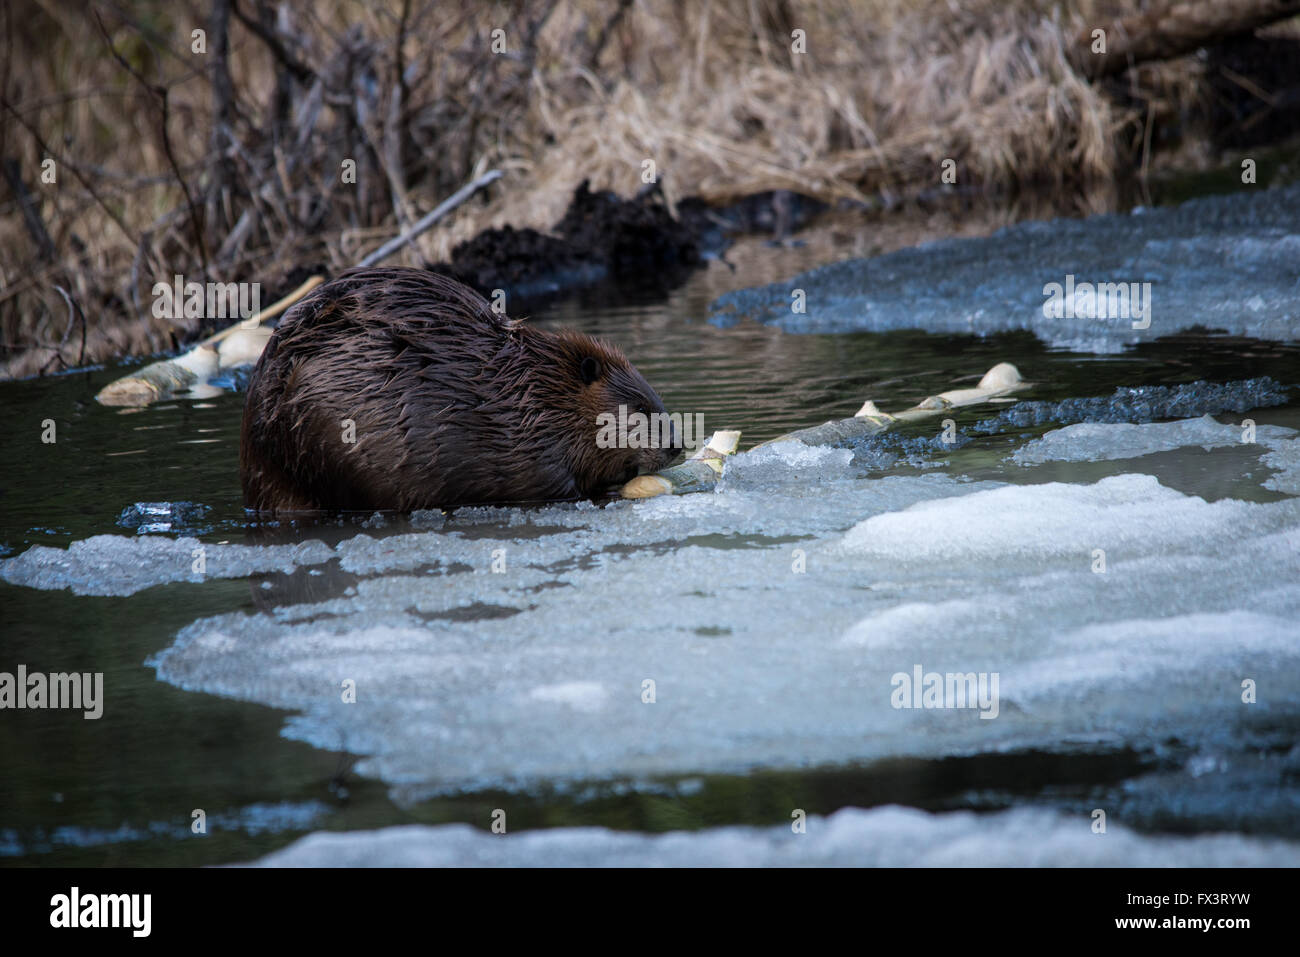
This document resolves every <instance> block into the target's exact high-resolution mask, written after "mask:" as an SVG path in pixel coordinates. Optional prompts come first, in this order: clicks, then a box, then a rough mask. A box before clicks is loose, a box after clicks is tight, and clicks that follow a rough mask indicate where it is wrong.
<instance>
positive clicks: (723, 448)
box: [620, 430, 740, 498]
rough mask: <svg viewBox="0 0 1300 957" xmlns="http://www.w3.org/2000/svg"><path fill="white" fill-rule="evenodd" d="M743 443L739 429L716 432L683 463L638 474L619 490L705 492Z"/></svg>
mask: <svg viewBox="0 0 1300 957" xmlns="http://www.w3.org/2000/svg"><path fill="white" fill-rule="evenodd" d="M739 444H740V433H739V432H736V431H731V430H723V431H721V432H714V433H713V435H711V436H710V437H709V441H708V442H706V443H705V444H704V448H702V449H700V450H699V451H698V452H696V453H695V454H694V455H692V456H691V457H690V458H689V459H687V460H686V461H685V462H683V463H682V464H681V465H674V466H673V467H672V468H666V469H664V470H663V471H662V472H655V473H654V474H653V475H638V476H637V477H636V478H634V479H632V481H630V482H628V483H627V484H626V485H624V486H623V488H622V489H621V490H620V494H622V496H623V497H624V498H654V497H655V496H656V495H663V494H664V493H666V492H671V493H673V494H674V495H680V494H682V493H683V492H704V491H707V490H708V489H711V488H713V486H714V485H716V484H717V482H718V476H720V475H721V474H722V466H723V463H724V462H725V461H726V458H727V456H728V455H731V454H732V453H734V452H735V451H736V446H737V445H739Z"/></svg>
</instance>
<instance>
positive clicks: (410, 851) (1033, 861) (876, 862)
mask: <svg viewBox="0 0 1300 957" xmlns="http://www.w3.org/2000/svg"><path fill="white" fill-rule="evenodd" d="M806 824H807V830H806V832H805V833H803V834H795V833H794V832H793V830H792V829H791V827H788V826H778V827H773V828H747V827H725V828H709V829H706V830H703V831H677V832H672V833H668V834H662V835H644V834H629V833H626V832H619V831H611V830H608V829H606V828H597V827H592V828H554V829H548V830H537V831H524V832H520V833H517V834H505V835H500V834H491V833H489V832H486V831H483V830H479V829H476V828H472V827H470V826H469V825H468V824H449V825H443V826H439V827H427V826H424V825H410V826H406V827H390V828H385V829H383V830H378V831H351V832H345V833H333V832H319V833H316V834H312V835H309V836H308V837H305V838H302V839H301V840H299V841H296V842H295V843H293V844H291V845H290V846H289V847H286V848H284V849H283V850H280V851H276V852H275V853H273V854H269V855H267V856H266V857H264V858H262V859H261V860H260V861H256V862H254V863H255V864H256V865H257V866H259V867H467V866H468V867H872V866H876V867H1295V866H1300V845H1297V844H1294V843H1290V842H1286V841H1277V840H1269V839H1260V838H1251V837H1240V836H1237V835H1212V836H1198V837H1151V836H1147V835H1142V834H1137V833H1134V832H1133V831H1130V830H1128V829H1127V828H1125V827H1123V825H1121V824H1118V823H1115V822H1109V823H1108V824H1107V828H1106V832H1105V833H1104V834H1094V833H1093V832H1092V830H1091V826H1090V825H1091V818H1090V817H1085V816H1082V815H1080V816H1076V817H1067V816H1065V815H1061V814H1056V813H1053V812H1050V811H1042V810H1037V809H1017V810H1012V811H1006V812H1003V813H1000V814H991V815H976V814H973V813H971V812H969V811H956V812H951V813H948V814H926V813H924V812H922V811H915V810H911V809H909V808H900V807H881V808H873V809H871V810H860V809H858V808H844V809H842V810H840V811H837V812H836V813H834V814H832V815H829V816H828V817H824V818H823V817H816V816H813V817H810V818H808V819H807V822H806Z"/></svg>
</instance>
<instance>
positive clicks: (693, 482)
mask: <svg viewBox="0 0 1300 957" xmlns="http://www.w3.org/2000/svg"><path fill="white" fill-rule="evenodd" d="M1029 385H1030V383H1028V382H1026V381H1025V380H1024V379H1022V378H1021V377H1020V370H1019V369H1017V368H1016V367H1015V366H1013V365H1012V364H1011V363H1010V362H999V363H998V364H997V365H995V366H994V367H993V368H992V369H990V370H989V371H988V372H986V373H984V377H983V378H982V379H980V382H979V385H977V386H976V387H975V388H973V389H953V390H951V391H949V392H941V393H939V394H938V395H932V396H930V397H929V398H928V399H926V400H925V401H923V402H919V403H917V404H916V405H914V406H913V407H912V408H910V409H906V410H904V411H902V412H899V413H896V414H894V415H890V414H889V413H888V412H882V411H880V409H878V408H876V403H874V402H872V401H870V400H868V401H867V402H864V403H863V404H862V408H861V409H859V410H858V411H857V413H856V414H855V415H854V416H853V418H851V419H840V420H838V421H833V422H826V423H823V424H822V425H814V426H812V427H811V428H807V429H799V430H798V431H795V432H788V433H786V434H785V435H782V436H779V437H778V438H775V439H772V440H771V441H769V442H760V443H759V444H758V445H756V446H754V448H755V449H761V448H763V447H764V446H768V445H775V444H776V443H777V442H789V441H791V440H794V441H796V442H802V443H803V444H804V445H835V444H837V443H839V442H845V441H848V440H851V439H856V438H860V437H862V436H864V435H876V434H877V433H880V432H888V431H889V430H890V429H892V428H895V427H896V426H899V425H905V424H907V423H909V422H919V421H923V420H925V419H928V418H932V417H934V416H936V415H942V414H943V413H944V412H947V411H949V410H950V409H959V408H962V407H963V406H968V405H979V404H980V403H981V402H988V401H989V400H990V399H996V398H999V397H1000V396H1005V395H1010V394H1011V393H1012V392H1016V391H1019V390H1020V389H1024V388H1027V387H1028V386H1029ZM719 436H729V437H731V436H734V438H731V439H730V443H731V444H730V446H729V447H726V450H725V451H719V450H718V447H717V446H716V445H715V443H717V442H718V437H719ZM739 439H740V433H739V432H716V433H714V435H713V438H711V439H710V440H709V444H708V445H707V446H705V447H704V448H703V449H701V450H700V451H699V452H697V453H696V454H695V455H694V456H692V457H691V458H690V459H688V460H687V461H685V462H683V463H682V464H681V465H675V466H673V467H672V468H669V469H664V470H663V471H662V472H656V473H655V474H653V475H638V476H637V477H636V478H634V479H633V480H632V481H630V482H628V483H627V484H626V485H624V486H623V490H622V494H623V497H624V498H654V497H655V496H656V495H663V494H665V493H666V492H671V493H673V494H674V495H679V494H682V493H684V492H707V491H709V490H711V489H712V488H714V487H715V486H716V485H717V483H718V479H719V478H720V477H721V475H722V467H723V465H724V464H725V462H726V456H728V455H730V454H732V453H733V452H735V450H736V443H737V442H738V441H739ZM710 449H713V454H712V455H711V456H710V455H709V454H708V453H709V452H710ZM750 451H751V452H752V451H753V449H750Z"/></svg>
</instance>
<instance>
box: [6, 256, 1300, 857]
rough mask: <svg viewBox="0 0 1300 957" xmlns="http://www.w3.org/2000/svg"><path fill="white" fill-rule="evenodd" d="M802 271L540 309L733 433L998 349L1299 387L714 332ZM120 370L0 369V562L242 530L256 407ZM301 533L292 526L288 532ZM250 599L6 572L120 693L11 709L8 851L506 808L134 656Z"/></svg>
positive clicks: (178, 849) (1081, 384)
mask: <svg viewBox="0 0 1300 957" xmlns="http://www.w3.org/2000/svg"><path fill="white" fill-rule="evenodd" d="M781 257H785V258H781ZM810 265H814V263H812V262H809V261H807V257H806V256H802V255H801V254H800V253H799V251H797V250H795V251H786V252H774V253H773V254H772V256H771V257H769V258H768V260H767V262H766V263H765V264H762V265H761V267H760V268H759V269H757V270H756V269H752V268H751V269H750V270H749V271H748V272H747V271H746V270H744V269H742V270H740V271H739V272H737V273H729V272H727V271H726V269H725V268H724V267H722V266H720V265H718V264H716V263H715V264H713V265H712V266H711V267H710V271H709V272H708V273H707V274H701V275H698V276H697V277H696V278H695V279H694V280H692V281H691V282H690V283H689V284H688V285H687V286H686V287H684V288H682V289H680V290H678V291H676V292H675V293H673V294H672V295H671V296H670V298H669V299H668V300H667V301H645V300H639V299H638V298H637V297H636V296H635V295H625V296H619V297H618V298H617V299H613V298H612V297H611V296H610V295H608V294H602V295H597V294H591V295H587V296H584V297H578V298H574V299H571V300H568V301H564V302H559V303H555V304H553V305H550V306H548V307H546V308H545V309H542V310H539V311H537V312H536V313H535V316H536V318H537V320H538V321H541V322H546V323H555V324H563V325H571V326H576V327H578V328H580V329H582V330H584V331H587V332H590V333H593V334H596V335H600V336H604V337H608V338H609V339H611V340H613V341H615V342H617V343H618V344H620V345H621V346H622V347H623V349H624V350H625V351H626V352H627V353H628V354H629V356H631V357H632V358H633V360H634V362H636V363H637V365H638V366H639V367H640V369H641V370H642V371H643V372H644V373H645V374H646V376H647V378H648V379H649V380H650V381H651V382H652V383H654V384H655V385H656V386H657V387H658V388H659V390H660V391H661V393H662V395H663V397H664V399H665V401H666V403H667V405H668V407H669V408H670V409H677V410H684V411H689V412H693V413H694V412H698V413H702V414H703V415H704V418H705V422H706V424H707V426H708V428H709V429H715V428H721V427H728V426H735V427H740V428H743V429H744V430H745V439H744V442H743V443H742V444H743V445H744V446H748V445H749V444H751V443H753V442H757V441H761V440H764V439H769V438H773V437H775V436H777V435H779V434H781V433H783V432H786V431H789V430H791V429H796V428H801V427H805V426H809V425H813V424H817V423H819V422H822V421H825V420H827V419H831V418H838V417H842V416H847V415H851V414H852V413H853V412H854V411H856V409H857V408H858V407H859V406H860V404H861V403H862V401H863V399H865V398H868V397H870V398H874V399H875V400H876V401H877V402H878V403H879V405H880V406H881V407H882V408H885V409H893V408H903V407H907V406H910V405H911V404H913V403H914V402H915V401H917V400H918V399H920V398H923V397H924V396H926V395H929V394H933V393H936V392H939V391H942V390H944V389H948V388H952V387H954V385H957V384H960V383H963V382H972V381H973V380H974V379H976V378H978V377H979V375H980V374H981V373H983V372H984V371H985V370H986V369H987V368H989V367H990V366H991V365H993V364H994V363H996V362H999V361H1011V362H1014V363H1015V364H1016V365H1017V366H1018V367H1019V368H1020V370H1021V372H1022V374H1023V375H1024V376H1025V377H1026V378H1027V379H1030V380H1032V381H1034V382H1036V383H1038V385H1037V386H1036V388H1035V390H1034V392H1033V393H1032V397H1033V398H1037V399H1063V398H1067V397H1076V396H1100V395H1107V394H1109V393H1110V392H1112V391H1113V390H1114V389H1115V388H1116V387H1117V386H1136V385H1150V384H1161V385H1175V384H1180V383H1187V382H1192V381H1195V380H1198V379H1207V380H1211V381H1218V382H1223V381H1231V380H1237V379H1244V378H1249V377H1255V376H1263V375H1269V376H1272V377H1274V378H1276V379H1278V380H1279V381H1281V382H1283V383H1285V384H1291V383H1293V382H1294V381H1296V379H1297V378H1300V377H1298V376H1297V372H1298V371H1300V350H1297V347H1296V346H1294V345H1278V344H1273V343H1263V342H1257V341H1251V340H1242V339H1231V338H1227V337H1221V336H1214V335H1212V334H1184V335H1180V336H1176V337H1172V338H1169V339H1164V340H1159V341H1156V342H1152V343H1148V344H1145V345H1143V346H1141V347H1139V348H1136V349H1133V350H1130V351H1127V352H1124V353H1122V354H1118V355H1110V356H1094V355H1077V354H1071V353H1067V352H1056V351H1050V350H1048V349H1046V348H1045V347H1044V346H1042V345H1041V344H1040V343H1039V341H1038V340H1037V339H1036V338H1034V337H1033V336H1032V335H1030V334H1028V333H1024V334H1008V335H1003V336H998V337H993V338H988V339H978V338H973V337H957V336H931V335H927V334H925V333H921V332H896V333H891V334H886V335H874V334H850V335H790V334H786V333H783V332H781V331H779V330H776V329H773V328H768V327H763V326H759V325H755V324H753V323H741V324H738V325H735V326H733V327H730V328H725V329H724V328H718V327H715V326H714V325H711V324H709V323H708V322H707V317H708V305H709V302H710V301H711V300H712V299H713V298H714V297H715V296H716V295H717V294H718V293H720V292H721V291H723V290H725V289H726V288H731V287H739V286H744V285H751V284H755V283H758V282H763V281H769V280H772V279H775V278H779V277H780V276H782V275H790V274H793V273H795V272H797V271H799V270H801V269H803V268H806V267H808V266H810ZM122 371H123V370H122V369H102V370H95V371H91V372H87V373H75V374H68V375H63V376H58V377H54V378H48V379H44V380H40V381H26V382H18V383H13V382H9V383H0V405H2V406H3V408H4V413H5V414H4V426H3V429H2V430H0V459H2V461H3V467H2V468H0V556H11V555H14V554H17V553H20V552H22V551H24V550H26V549H27V548H28V547H30V546H32V545H50V546H60V547H63V546H67V545H68V544H69V543H70V542H73V541H77V540H80V539H84V538H86V537H88V536H91V535H97V534H104V533H111V534H121V535H130V534H132V530H131V529H127V528H123V527H122V526H121V525H119V524H118V519H119V516H120V515H121V514H122V512H123V511H124V510H125V509H128V508H129V507H130V506H132V505H134V504H135V503H141V502H163V501H170V502H192V503H196V504H199V505H202V506H205V507H206V509H207V511H206V512H205V513H204V514H203V516H202V517H201V518H199V519H197V520H196V521H195V522H194V523H193V524H192V525H191V528H190V531H191V532H194V531H197V532H199V533H200V537H201V538H203V539H204V540H205V541H209V542H227V541H230V542H238V541H242V540H244V538H245V537H246V535H247V534H248V532H247V527H246V518H245V515H244V512H243V510H242V505H241V501H240V489H239V478H238V436H239V424H240V416H241V411H242V395H239V394H227V395H222V396H219V397H217V398H213V399H205V400H183V399H182V400H174V401H169V402H165V403H162V404H159V405H155V406H152V407H150V408H147V409H142V410H114V409H106V408H103V407H100V406H99V405H97V404H96V403H95V401H94V399H93V396H94V394H95V392H96V391H97V390H98V389H99V388H101V387H102V386H103V385H104V384H105V383H107V382H108V381H110V380H111V379H112V378H114V377H116V376H117V375H119V374H121V372H122ZM1296 413H1297V409H1296V407H1295V406H1294V405H1292V406H1285V407H1281V408H1278V409H1275V410H1271V411H1270V412H1269V413H1268V414H1261V415H1260V416H1259V418H1260V421H1262V422H1267V421H1278V422H1289V423H1290V424H1292V425H1294V424H1296V423H1295V419H1296ZM986 416H987V410H982V411H980V412H971V413H969V414H963V415H962V416H961V417H960V420H961V422H962V423H963V424H968V423H970V422H974V421H976V420H977V419H979V418H983V417H986ZM47 419H52V420H54V422H55V423H56V424H57V430H58V432H57V442H56V443H54V444H44V443H42V442H41V440H40V435H41V431H42V428H43V426H42V423H43V422H44V421H45V420H47ZM354 533H355V528H354V527H351V526H349V527H343V528H339V529H337V530H329V529H324V530H322V529H314V530H312V531H311V536H312V537H317V538H325V539H326V540H327V541H328V540H330V537H331V536H332V535H333V536H335V537H338V538H341V537H345V536H348V535H351V534H354ZM303 534H304V533H300V532H295V531H293V530H287V531H285V532H284V535H285V536H286V537H288V538H290V539H292V538H294V537H295V536H301V535H303ZM237 610H245V611H247V612H249V613H252V612H254V611H255V610H256V605H255V603H254V600H253V596H252V594H251V590H250V585H249V583H248V582H245V581H240V580H232V581H213V582H207V583H204V584H203V585H201V586H200V585H192V584H185V583H181V584H172V585H163V586H156V587H153V588H150V589H148V590H146V591H144V592H141V593H138V594H136V595H134V596H131V597H129V598H98V597H82V596H74V595H72V594H71V593H69V592H67V591H58V592H44V591H36V590H31V589H26V588H19V587H15V586H12V585H9V584H6V583H3V582H0V630H2V631H3V660H4V664H5V666H6V667H8V666H10V665H12V664H13V663H16V662H22V663H25V664H26V665H27V667H28V669H29V670H41V671H46V672H54V671H65V670H76V671H91V672H94V671H103V672H104V673H105V676H106V681H109V682H111V683H112V685H113V687H114V688H115V699H114V700H115V702H116V707H115V708H114V709H113V710H112V712H111V713H110V714H106V715H105V717H104V718H103V719H101V720H98V721H85V720H82V719H81V717H80V715H79V714H76V713H69V712H59V711H23V712H7V713H5V714H4V716H3V720H0V753H3V755H4V774H3V781H2V782H0V793H2V794H3V797H2V798H0V863H4V864H10V865H12V864H162V863H184V864H196V863H216V862H224V861H233V860H248V859H251V858H254V857H257V856H260V855H262V854H264V853H266V852H268V851H270V850H273V849H275V848H278V847H280V846H283V845H284V844H286V843H288V842H289V841H290V840H292V839H293V838H295V837H297V836H299V835H301V834H303V833H305V832H308V831H311V830H317V829H321V828H327V829H352V828H366V827H375V826H381V825H385V824H396V823H408V822H423V823H437V822H446V821H466V820H468V821H473V822H475V823H478V824H480V825H481V824H482V823H483V822H485V821H487V820H488V815H489V812H490V809H491V808H493V807H494V806H497V804H498V803H499V802H500V801H501V800H502V795H501V794H499V793H497V792H486V793H472V794H463V795H456V796H450V797H446V798H441V799H436V800H431V801H425V802H422V803H419V804H416V805H414V806H409V807H399V806H397V805H396V804H394V803H393V802H392V801H390V799H389V797H388V796H387V791H386V788H385V787H384V785H383V784H381V783H378V782H374V781H368V780H365V779H363V778H360V777H358V776H357V775H355V774H353V773H351V772H350V770H349V768H350V765H351V759H350V758H349V757H348V756H347V755H343V754H338V753H330V752H325V751H321V750H317V749H314V748H311V747H308V746H307V745H305V744H301V743H298V742H294V741H290V740H287V739H285V738H284V737H282V736H281V734H280V731H281V728H282V726H283V721H284V714H283V713H282V712H279V711H276V710H274V709H271V708H266V707H261V706H258V705H253V704H246V703H241V702H237V701H230V700H225V699H222V698H219V697H215V696H212V695H206V694H196V693H190V692H185V691H182V690H179V689H177V688H175V687H172V686H170V685H167V684H164V683H161V682H159V681H158V680H157V679H156V677H155V672H154V670H153V669H152V668H148V667H146V666H145V665H144V661H145V659H146V658H147V657H148V656H149V655H151V654H154V653H156V652H158V651H159V650H160V649H162V648H164V647H166V646H167V645H168V644H169V643H170V641H171V640H172V638H173V636H174V635H175V633H176V632H177V631H178V630H179V629H180V628H182V627H183V626H185V625H186V624H188V623H189V622H191V621H193V620H194V619H195V618H197V617H201V616H204V615H208V614H218V613H224V612H229V611H237ZM1161 760H1162V758H1161V757H1159V756H1155V755H1150V754H1136V753H1134V752H1131V751H1128V750H1126V749H1120V750H1118V751H1115V752H1113V753H1100V754H1098V753H1096V752H1093V753H1091V754H1089V755H1087V756H1076V757H1063V756H1061V755H1040V754H1032V753H1030V754H1021V755H1009V756H1005V757H1001V758H982V759H976V758H971V759H961V758H949V759H944V760H941V761H933V762H926V761H915V762H908V761H897V762H890V763H889V764H888V766H880V765H874V766H871V767H866V768H839V769H826V770H811V771H802V772H762V773H756V774H752V775H745V776H727V775H709V774H704V775H700V776H699V777H698V779H697V780H696V781H695V782H694V783H693V784H692V786H691V787H690V788H678V787H675V786H673V785H672V784H671V782H670V783H665V785H664V787H663V788H661V789H655V788H653V787H649V788H641V789H639V790H636V791H623V790H620V789H617V788H607V787H603V786H596V787H593V788H592V789H591V790H590V792H581V793H575V792H573V791H572V790H570V791H566V792H565V793H547V792H530V793H528V794H523V795H520V794H516V795H513V796H512V797H511V800H512V802H513V804H512V806H513V807H515V808H516V810H515V811H514V812H513V813H512V826H513V828H514V829H518V828H524V827H541V826H556V825H561V824H566V825H587V824H603V825H607V826H610V827H615V828H635V829H641V830H650V831H656V830H665V829H670V828H696V827H702V826H706V825H716V824H725V823H748V824H769V823H777V822H781V821H788V810H787V809H788V808H789V807H791V806H798V807H803V808H806V809H808V811H809V812H810V813H828V812H831V811H833V810H835V809H837V808H839V807H842V806H845V805H849V804H854V805H860V806H869V805H872V804H877V803H884V802H901V803H908V804H912V805H914V806H918V807H923V808H949V807H976V808H996V807H1003V806H1008V805H1010V804H1012V803H1015V802H1017V801H1020V800H1024V799H1041V798H1042V797H1043V795H1052V798H1051V800H1052V801H1053V802H1055V803H1057V804H1066V805H1068V804H1070V803H1072V802H1075V803H1077V802H1079V801H1082V800H1084V798H1085V796H1087V795H1089V794H1093V795H1095V794H1096V793H1097V791H1098V789H1101V790H1105V789H1106V788H1108V787H1112V786H1118V782H1121V781H1123V780H1124V779H1126V778H1128V777H1130V776H1131V775H1133V774H1135V773H1137V772H1139V771H1141V770H1144V769H1146V770H1149V769H1153V768H1156V767H1157V766H1158V765H1159V763H1160V761H1161ZM998 762H1001V763H998ZM995 764H996V767H995V766H994V765H995ZM1010 782H1015V783H1010ZM196 795H201V799H200V798H196ZM200 800H201V806H202V807H204V808H205V809H206V812H207V814H208V816H209V821H210V822H212V823H214V824H215V825H216V826H212V827H211V828H210V831H211V833H210V834H209V835H208V836H206V837H204V838H202V839H199V838H196V837H194V836H193V835H192V834H191V833H190V827H189V825H190V819H191V811H192V809H193V808H194V807H196V806H200V803H199V801H200ZM1152 826H1159V822H1158V821H1156V822H1152Z"/></svg>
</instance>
